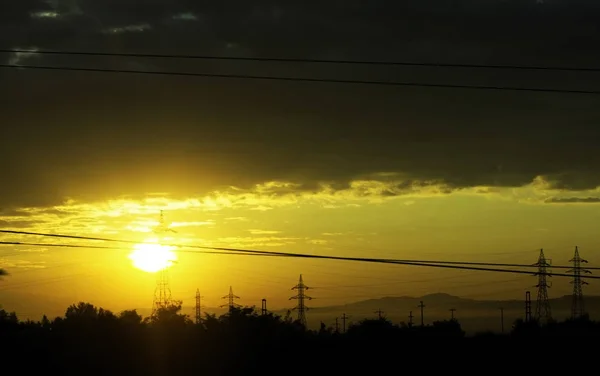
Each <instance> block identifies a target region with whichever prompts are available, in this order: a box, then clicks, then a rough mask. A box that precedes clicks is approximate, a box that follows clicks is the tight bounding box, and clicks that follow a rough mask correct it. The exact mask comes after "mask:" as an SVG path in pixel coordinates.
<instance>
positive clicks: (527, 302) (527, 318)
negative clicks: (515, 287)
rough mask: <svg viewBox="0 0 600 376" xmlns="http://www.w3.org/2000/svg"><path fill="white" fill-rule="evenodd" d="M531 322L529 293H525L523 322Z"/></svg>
mask: <svg viewBox="0 0 600 376" xmlns="http://www.w3.org/2000/svg"><path fill="white" fill-rule="evenodd" d="M530 321H531V291H525V322H530Z"/></svg>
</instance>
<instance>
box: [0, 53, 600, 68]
mask: <svg viewBox="0 0 600 376" xmlns="http://www.w3.org/2000/svg"><path fill="white" fill-rule="evenodd" d="M0 53H18V54H32V55H71V56H104V57H134V58H153V59H181V60H220V61H245V62H271V63H309V64H339V65H376V66H377V65H378V66H396V67H398V66H403V67H431V68H467V69H473V68H475V69H504V70H540V71H562V72H600V68H588V67H557V66H535V65H533V66H532V65H495V64H492V65H489V64H451V63H417V62H407V61H381V60H380V61H376V60H340V59H306V58H281V57H242V56H212V55H174V54H147V53H144V54H141V53H124V52H91V51H90V52H87V51H51V50H45V51H39V50H23V49H0Z"/></svg>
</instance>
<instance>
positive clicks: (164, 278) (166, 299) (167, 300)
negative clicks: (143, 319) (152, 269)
mask: <svg viewBox="0 0 600 376" xmlns="http://www.w3.org/2000/svg"><path fill="white" fill-rule="evenodd" d="M167 232H175V230H172V229H170V228H169V226H167V225H165V217H164V214H163V211H162V210H161V211H160V219H159V221H158V226H156V227H155V228H154V233H155V234H157V235H158V244H162V242H163V240H164V235H165V233H167ZM168 269H169V265H166V266H165V267H164V268H162V269H161V270H159V271H158V272H157V273H156V288H155V289H154V301H153V302H152V316H155V315H156V313H157V312H158V310H159V309H161V308H166V307H169V306H170V305H171V304H172V297H171V286H170V282H169V270H168Z"/></svg>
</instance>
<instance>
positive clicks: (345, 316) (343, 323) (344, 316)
mask: <svg viewBox="0 0 600 376" xmlns="http://www.w3.org/2000/svg"><path fill="white" fill-rule="evenodd" d="M349 318H350V316H347V315H346V314H345V313H344V314H343V315H342V333H346V321H347V320H348V319H349Z"/></svg>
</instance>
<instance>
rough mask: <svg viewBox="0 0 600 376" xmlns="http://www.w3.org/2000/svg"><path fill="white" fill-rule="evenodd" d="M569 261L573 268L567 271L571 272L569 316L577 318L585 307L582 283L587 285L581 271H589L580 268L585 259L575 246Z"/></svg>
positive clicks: (583, 312)
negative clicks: (571, 294)
mask: <svg viewBox="0 0 600 376" xmlns="http://www.w3.org/2000/svg"><path fill="white" fill-rule="evenodd" d="M569 262H572V263H573V269H571V270H569V272H571V273H573V280H572V281H571V283H572V284H573V301H572V303H571V318H573V319H578V318H580V317H582V316H584V315H585V307H584V305H583V285H587V284H588V283H587V282H586V281H582V280H581V273H591V272H590V271H589V270H586V269H582V268H581V264H582V263H584V264H587V260H584V259H582V258H581V257H580V256H579V249H578V248H577V247H575V256H573V258H572V259H571V260H569Z"/></svg>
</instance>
